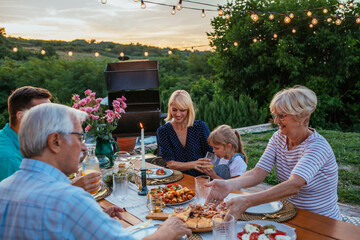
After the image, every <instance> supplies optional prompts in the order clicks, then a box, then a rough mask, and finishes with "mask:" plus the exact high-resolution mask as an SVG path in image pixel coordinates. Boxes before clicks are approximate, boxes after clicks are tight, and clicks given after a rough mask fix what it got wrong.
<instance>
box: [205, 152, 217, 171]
mask: <svg viewBox="0 0 360 240" xmlns="http://www.w3.org/2000/svg"><path fill="white" fill-rule="evenodd" d="M205 158H208V159H210V160H211V165H209V168H214V165H215V159H216V155H215V153H212V152H207V153H206V155H205Z"/></svg>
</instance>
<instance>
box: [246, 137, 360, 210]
mask: <svg viewBox="0 0 360 240" xmlns="http://www.w3.org/2000/svg"><path fill="white" fill-rule="evenodd" d="M317 131H318V132H319V133H320V134H321V135H322V136H323V137H324V138H325V139H326V140H327V141H328V142H329V143H330V145H331V147H332V149H333V151H334V154H335V157H336V161H337V163H338V166H339V184H338V196H339V202H341V203H351V204H357V205H360V146H359V142H360V133H345V132H339V131H329V130H317ZM273 133H274V131H271V132H266V133H258V134H245V135H242V136H241V137H242V140H243V142H244V148H245V152H246V154H247V156H248V159H249V162H248V169H252V168H254V166H255V165H256V163H257V161H258V160H259V159H260V157H261V155H262V153H263V152H264V150H265V148H266V145H267V143H268V141H269V139H270V138H271V136H272V135H273ZM264 182H266V183H268V184H271V185H275V184H277V183H279V181H278V180H277V177H276V173H275V168H274V169H272V171H271V172H270V174H269V175H268V176H267V177H266V179H265V181H264Z"/></svg>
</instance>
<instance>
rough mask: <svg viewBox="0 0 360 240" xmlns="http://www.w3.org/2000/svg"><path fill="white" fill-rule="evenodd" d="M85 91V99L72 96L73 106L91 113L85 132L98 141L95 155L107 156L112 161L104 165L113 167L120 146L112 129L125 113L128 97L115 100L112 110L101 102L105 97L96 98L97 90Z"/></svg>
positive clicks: (86, 122)
mask: <svg viewBox="0 0 360 240" xmlns="http://www.w3.org/2000/svg"><path fill="white" fill-rule="evenodd" d="M84 93H85V98H83V99H80V96H79V95H78V94H75V95H74V96H73V97H72V100H73V102H74V103H73V106H72V107H73V108H76V109H79V110H81V111H84V112H86V113H88V114H89V118H88V119H87V120H86V121H85V132H86V133H87V134H88V135H91V136H93V137H94V140H93V141H96V150H95V155H96V156H98V157H100V158H101V157H103V156H106V157H107V158H108V159H109V161H110V163H109V164H104V166H105V167H112V166H113V165H114V161H113V157H114V153H115V152H117V151H119V147H118V145H117V143H116V141H115V140H114V139H113V137H112V131H114V130H115V129H116V127H117V121H118V119H120V117H121V114H122V113H125V108H126V103H125V101H126V98H125V97H121V98H117V99H115V100H113V102H112V103H111V104H112V107H113V110H110V109H109V108H108V106H106V105H104V104H101V101H102V100H103V99H102V98H96V93H95V92H92V91H91V90H90V89H88V90H86V91H85V92H84ZM104 159H105V158H104ZM100 166H101V163H100Z"/></svg>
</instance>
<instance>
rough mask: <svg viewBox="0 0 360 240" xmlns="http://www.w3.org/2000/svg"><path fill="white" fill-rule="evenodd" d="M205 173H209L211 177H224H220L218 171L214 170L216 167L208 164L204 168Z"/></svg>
mask: <svg viewBox="0 0 360 240" xmlns="http://www.w3.org/2000/svg"><path fill="white" fill-rule="evenodd" d="M202 170H203V173H205V174H206V175H208V176H209V177H211V178H212V179H222V178H221V177H219V176H218V175H217V174H216V172H215V171H214V169H212V168H210V167H208V166H206V167H203V168H202Z"/></svg>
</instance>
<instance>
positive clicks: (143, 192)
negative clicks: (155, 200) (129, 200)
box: [138, 168, 149, 196]
mask: <svg viewBox="0 0 360 240" xmlns="http://www.w3.org/2000/svg"><path fill="white" fill-rule="evenodd" d="M140 171H141V190H140V191H139V192H138V194H139V195H141V196H145V195H147V194H148V192H149V190H148V189H147V187H146V168H141V169H140Z"/></svg>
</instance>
